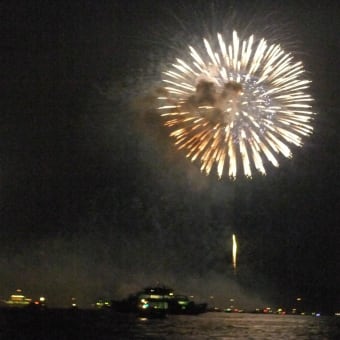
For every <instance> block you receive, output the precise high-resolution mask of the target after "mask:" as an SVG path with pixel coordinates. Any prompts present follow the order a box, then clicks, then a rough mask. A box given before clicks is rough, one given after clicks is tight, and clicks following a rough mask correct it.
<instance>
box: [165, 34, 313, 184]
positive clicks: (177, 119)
mask: <svg viewBox="0 0 340 340" xmlns="http://www.w3.org/2000/svg"><path fill="white" fill-rule="evenodd" d="M203 41H204V47H205V49H204V52H203V53H202V54H201V55H200V54H199V53H198V52H197V50H196V49H194V48H193V47H192V46H189V53H190V56H189V60H188V61H184V60H182V59H177V60H176V63H175V64H173V65H172V68H171V69H169V70H168V71H166V72H164V73H163V74H164V76H163V79H162V81H163V84H164V89H163V93H161V94H160V95H159V96H158V100H159V101H160V105H159V110H160V112H161V116H162V117H164V119H165V123H164V124H165V126H167V127H169V128H171V133H170V136H171V137H173V138H174V139H175V145H176V146H177V148H178V149H179V150H181V149H184V150H186V151H187V157H188V158H189V159H190V160H191V161H193V162H194V161H196V160H200V162H201V171H202V172H204V173H205V174H207V175H209V174H210V172H211V170H212V169H213V168H216V170H217V174H218V176H219V178H221V177H222V175H223V174H224V173H225V172H227V171H228V176H229V177H230V178H233V179H235V178H236V175H237V173H238V172H239V171H240V169H241V167H240V165H241V164H242V168H243V174H244V175H245V176H246V177H249V178H250V177H252V173H253V171H254V169H256V170H257V171H259V172H260V173H261V174H266V170H265V162H266V161H269V162H270V163H271V164H272V165H274V166H275V167H278V166H279V163H278V155H279V154H282V155H283V156H285V157H291V156H292V152H291V150H290V148H289V146H288V145H289V144H293V145H296V146H301V145H302V137H303V136H308V135H310V134H311V133H312V130H313V128H312V126H311V124H310V123H311V120H312V118H313V115H314V114H313V112H312V111H311V105H310V102H311V101H312V100H313V99H312V97H311V96H310V95H309V94H308V93H306V90H308V88H309V83H310V81H309V80H306V79H303V77H302V76H303V74H304V68H303V65H302V63H301V62H295V61H294V60H293V56H292V55H291V54H289V53H285V51H284V50H283V49H282V48H281V47H280V45H276V44H273V45H269V44H268V43H267V41H266V40H265V39H262V40H260V41H258V42H255V41H254V37H253V36H250V37H249V38H248V39H247V40H244V41H240V39H239V37H238V35H237V32H236V31H234V32H233V36H232V40H231V43H230V44H229V45H227V44H226V43H225V41H224V39H223V37H222V35H221V34H218V35H217V40H216V41H215V42H212V43H211V42H209V41H208V40H206V39H204V40H203ZM215 46H216V50H215V49H214V47H215Z"/></svg>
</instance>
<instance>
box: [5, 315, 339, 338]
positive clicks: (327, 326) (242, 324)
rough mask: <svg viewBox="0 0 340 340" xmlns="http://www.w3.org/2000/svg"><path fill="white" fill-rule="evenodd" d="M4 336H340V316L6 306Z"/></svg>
mask: <svg viewBox="0 0 340 340" xmlns="http://www.w3.org/2000/svg"><path fill="white" fill-rule="evenodd" d="M0 339H1V340H3V339H46V340H48V339H103V340H106V339H340V318H338V317H326V316H324V317H323V316H321V317H312V316H292V315H285V316H279V315H258V314H226V313H206V314H202V315H198V316H175V315H170V316H168V317H167V318H165V319H150V320H149V319H143V318H137V317H135V316H132V315H121V314H114V313H111V312H102V311H80V310H79V311H71V310H48V311H39V312H33V313H32V312H27V311H1V312H0Z"/></svg>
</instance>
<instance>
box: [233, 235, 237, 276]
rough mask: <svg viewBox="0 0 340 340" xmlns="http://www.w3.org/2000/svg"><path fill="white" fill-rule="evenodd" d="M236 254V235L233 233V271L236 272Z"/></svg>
mask: <svg viewBox="0 0 340 340" xmlns="http://www.w3.org/2000/svg"><path fill="white" fill-rule="evenodd" d="M236 256H237V243H236V236H235V234H233V268H234V273H236V265H237V262H236Z"/></svg>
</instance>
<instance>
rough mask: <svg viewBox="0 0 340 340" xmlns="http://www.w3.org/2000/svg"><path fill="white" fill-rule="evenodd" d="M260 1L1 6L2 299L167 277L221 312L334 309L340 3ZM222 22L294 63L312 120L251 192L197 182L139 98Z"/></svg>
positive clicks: (56, 297)
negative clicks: (288, 156)
mask: <svg viewBox="0 0 340 340" xmlns="http://www.w3.org/2000/svg"><path fill="white" fill-rule="evenodd" d="M161 3H162V5H161ZM269 3H272V2H269V1H267V2H266V1H258V2H257V3H256V4H255V5H250V4H253V2H250V1H249V2H248V1H229V2H228V1H216V2H214V4H215V5H214V6H212V5H211V4H212V2H209V1H190V2H188V5H186V6H184V5H181V1H162V2H161V1H159V2H157V1H128V2H126V3H125V1H99V2H93V1H77V2H74V3H72V2H71V4H68V3H67V2H65V3H64V2H52V1H51V2H50V1H33V2H30V4H28V3H26V2H18V1H17V2H16V1H7V2H6V1H5V2H3V3H2V4H1V6H0V11H1V20H0V22H1V24H0V25H1V37H2V39H1V46H2V53H1V56H2V58H1V67H0V69H1V84H2V92H1V93H2V96H1V99H2V100H1V108H2V109H1V119H0V123H1V124H0V138H1V144H0V271H1V280H0V297H2V298H7V297H8V296H9V295H10V293H12V291H13V290H15V289H16V288H19V287H20V288H22V289H24V291H25V292H26V294H27V295H30V296H32V297H36V296H38V295H40V294H45V295H47V297H48V299H49V300H50V301H51V304H60V305H65V304H67V303H68V301H69V300H70V297H71V296H76V297H77V298H78V299H79V301H80V302H81V303H83V305H86V304H88V303H90V302H92V301H93V300H94V299H95V298H96V297H98V296H100V295H106V296H109V297H121V296H123V295H124V294H125V293H128V292H130V291H133V290H135V289H139V288H141V287H143V286H145V285H149V284H154V283H156V282H157V281H159V282H161V283H164V284H167V285H171V286H173V288H175V289H176V290H180V291H182V292H184V293H191V292H195V294H199V295H200V296H201V297H202V298H204V299H205V298H206V297H208V296H210V295H216V297H218V298H219V301H220V304H221V305H222V306H223V304H224V303H225V301H228V299H229V298H230V297H231V295H233V296H234V295H235V296H237V299H238V300H239V301H240V303H246V302H249V303H250V301H252V302H254V303H262V302H263V303H265V302H267V301H273V303H281V304H286V305H289V304H290V303H291V302H292V301H293V300H294V299H295V298H296V297H297V296H300V295H302V296H303V298H304V301H306V304H308V305H310V306H312V307H313V308H320V309H323V310H335V309H336V308H337V309H340V300H339V297H340V292H339V287H340V277H339V272H340V268H339V264H338V263H339V255H340V254H339V249H340V247H339V241H340V240H339V238H340V236H339V231H338V227H339V225H340V221H339V211H340V205H339V180H340V179H339V156H340V154H339V151H340V143H339V134H338V133H337V129H340V119H339V111H338V107H339V104H340V103H339V90H340V87H339V79H340V77H339V76H340V74H339V54H340V43H339V33H340V27H339V20H338V18H339V15H340V11H339V5H337V4H336V2H334V3H333V2H331V1H324V2H320V3H318V2H317V1H282V2H280V1H278V2H275V5H274V4H271V5H270V6H269V5H268V4H269ZM212 8H213V10H212ZM255 9H256V10H255ZM210 13H213V14H210ZM228 19H230V23H235V25H236V26H237V28H238V29H239V30H240V29H242V27H243V26H244V32H248V31H250V30H253V29H254V28H255V30H257V31H258V32H260V33H262V32H264V33H267V34H268V36H269V37H268V39H269V40H272V41H275V42H277V41H276V40H277V39H279V40H280V41H281V39H283V42H282V44H283V45H285V46H289V47H291V48H292V49H293V52H294V53H297V54H298V58H300V59H302V60H303V62H304V64H305V67H306V69H307V70H308V76H309V77H310V78H311V79H312V81H313V83H312V86H311V93H312V95H313V97H314V98H315V99H316V101H315V107H314V110H315V111H316V112H318V113H319V114H318V115H317V116H316V119H315V122H314V125H315V132H314V134H313V136H312V137H311V138H309V139H308V140H306V143H305V145H304V147H303V148H301V149H300V148H299V149H297V150H294V157H293V159H292V160H281V162H280V163H281V165H280V167H279V168H278V169H270V171H269V173H268V176H266V177H264V178H262V177H258V176H255V178H254V179H253V180H252V181H249V180H244V179H240V180H238V181H237V182H230V181H229V180H228V179H223V180H221V181H219V180H217V178H215V177H214V176H213V175H212V176H210V177H205V176H204V175H202V174H200V173H199V170H198V166H197V165H193V164H191V163H188V162H187V161H186V159H185V157H184V156H183V155H182V154H181V153H178V152H177V151H175V150H174V149H173V147H172V146H171V144H170V142H169V140H168V139H167V132H166V131H164V130H163V129H162V127H161V126H160V125H161V124H160V122H159V121H157V119H154V118H150V117H151V116H152V113H151V116H148V114H149V115H150V112H149V111H147V110H146V108H145V105H144V104H141V103H143V100H140V98H142V97H143V96H144V95H145V94H146V93H147V92H148V90H151V89H152V87H153V86H154V85H155V84H156V83H157V81H158V80H159V78H160V73H159V71H160V70H161V69H162V67H163V66H164V64H165V63H166V62H167V61H168V59H169V57H175V56H176V53H177V52H178V51H181V53H182V52H183V49H182V50H180V48H181V47H182V48H185V46H186V45H187V44H188V43H192V42H193V41H196V40H197V39H201V35H202V34H205V33H206V31H209V30H210V29H216V30H222V29H223V28H225V27H226V26H227V27H228V29H230V27H229V26H228V24H229V22H228ZM221 23H222V24H223V25H224V26H222V25H221ZM209 33H210V31H209ZM255 33H256V32H255ZM186 40H187V41H186ZM131 103H132V105H131ZM232 233H235V234H236V235H237V237H238V241H239V259H238V260H239V267H238V272H237V275H236V276H235V275H233V272H232V268H231V235H232ZM241 301H242V302H241Z"/></svg>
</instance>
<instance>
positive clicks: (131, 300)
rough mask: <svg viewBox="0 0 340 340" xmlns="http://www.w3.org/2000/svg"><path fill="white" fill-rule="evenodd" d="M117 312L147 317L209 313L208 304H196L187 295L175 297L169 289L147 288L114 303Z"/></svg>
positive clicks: (112, 304) (113, 307) (113, 308)
mask: <svg viewBox="0 0 340 340" xmlns="http://www.w3.org/2000/svg"><path fill="white" fill-rule="evenodd" d="M111 308H112V310H114V311H117V312H125V313H137V314H138V315H140V316H146V317H164V316H165V315H166V314H190V315H194V314H200V313H205V312H207V304H206V303H199V304H197V303H195V302H194V301H191V300H190V299H189V298H188V297H187V296H185V295H175V294H174V291H173V289H171V288H167V287H147V288H145V289H144V290H142V291H140V292H137V293H136V294H133V295H130V296H129V297H128V298H127V299H124V300H120V301H112V303H111Z"/></svg>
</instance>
